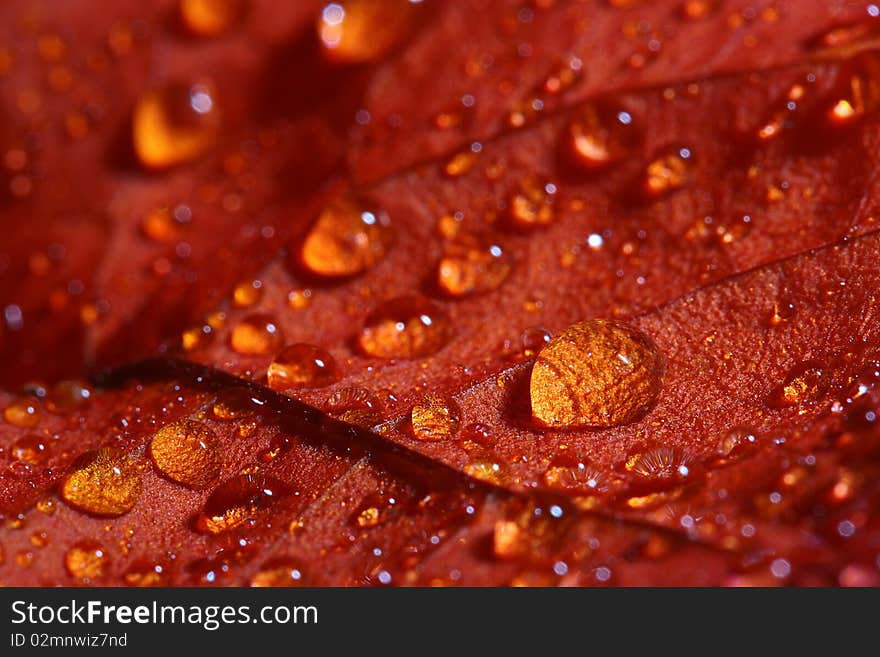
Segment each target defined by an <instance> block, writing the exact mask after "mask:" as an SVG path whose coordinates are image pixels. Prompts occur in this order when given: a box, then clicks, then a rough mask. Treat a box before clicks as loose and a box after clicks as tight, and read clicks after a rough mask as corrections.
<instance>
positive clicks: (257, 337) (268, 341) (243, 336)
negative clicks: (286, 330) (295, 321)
mask: <svg viewBox="0 0 880 657" xmlns="http://www.w3.org/2000/svg"><path fill="white" fill-rule="evenodd" d="M283 342H284V337H283V336H282V334H281V328H280V327H279V326H278V324H277V323H276V321H275V318H274V317H272V316H271V315H266V314H256V315H249V316H248V317H245V318H244V319H242V320H241V321H240V322H239V323H238V324H237V325H236V326H235V328H234V329H233V330H232V335H231V336H230V338H229V343H230V344H231V345H232V348H233V349H234V350H235V351H237V352H238V353H240V354H245V355H248V356H254V355H264V354H270V353H272V352H275V351H278V349H280V348H281V345H282V343H283Z"/></svg>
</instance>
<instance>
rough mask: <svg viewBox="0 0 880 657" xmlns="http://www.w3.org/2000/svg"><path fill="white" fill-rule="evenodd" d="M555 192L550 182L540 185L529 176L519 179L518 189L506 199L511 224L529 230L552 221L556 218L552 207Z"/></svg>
mask: <svg viewBox="0 0 880 657" xmlns="http://www.w3.org/2000/svg"><path fill="white" fill-rule="evenodd" d="M548 190H550V191H552V192H553V193H552V194H551V193H550V191H548ZM555 192H556V187H555V185H552V183H547V184H545V185H541V184H540V183H538V182H536V181H535V180H532V179H529V178H527V179H525V180H522V181H520V184H519V189H518V190H517V191H515V192H514V193H513V194H512V195H511V196H510V199H509V200H508V213H509V216H510V221H511V223H512V224H513V226H514V227H516V228H520V229H523V230H531V229H534V228H541V227H543V226H548V225H549V224H551V223H553V220H554V219H555V218H556V212H555V210H554V208H553V200H554V199H553V194H555Z"/></svg>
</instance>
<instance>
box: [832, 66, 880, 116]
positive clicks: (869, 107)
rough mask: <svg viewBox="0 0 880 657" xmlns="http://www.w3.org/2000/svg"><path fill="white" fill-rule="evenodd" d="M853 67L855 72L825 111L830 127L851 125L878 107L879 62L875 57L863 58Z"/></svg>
mask: <svg viewBox="0 0 880 657" xmlns="http://www.w3.org/2000/svg"><path fill="white" fill-rule="evenodd" d="M854 66H856V67H857V68H856V70H855V71H854V72H853V73H852V74H851V75H850V76H849V79H848V80H847V81H846V83H845V87H844V88H843V89H842V91H841V92H840V94H839V96H837V97H836V98H835V100H834V101H833V103H832V105H831V107H830V109H829V110H828V111H827V114H826V115H827V118H828V120H829V121H830V122H831V124H832V125H835V126H845V125H851V124H853V123H855V122H856V121H858V120H859V119H860V118H862V117H863V116H865V115H866V114H868V113H869V112H872V111H874V110H875V109H877V107H878V106H880V82H878V78H880V62H878V59H877V58H876V56H875V57H873V58H869V57H863V58H861V59H860V60H859V61H858V63H857V64H854Z"/></svg>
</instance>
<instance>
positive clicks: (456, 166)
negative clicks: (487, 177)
mask: <svg viewBox="0 0 880 657" xmlns="http://www.w3.org/2000/svg"><path fill="white" fill-rule="evenodd" d="M476 163H477V153H475V152H474V151H472V150H466V151H461V152H459V153H456V154H455V155H453V156H452V157H450V158H449V159H448V160H447V161H446V163H445V164H444V165H443V173H445V174H446V175H447V176H449V177H450V178H457V177H458V176H460V175H462V174H465V173H467V172H468V171H470V170H471V169H472V168H473V166H474V164H476Z"/></svg>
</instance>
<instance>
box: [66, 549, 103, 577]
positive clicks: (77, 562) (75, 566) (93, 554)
mask: <svg viewBox="0 0 880 657" xmlns="http://www.w3.org/2000/svg"><path fill="white" fill-rule="evenodd" d="M107 562H108V558H107V550H106V549H105V548H104V546H103V545H101V544H100V543H98V542H97V541H81V542H79V543H77V544H76V545H74V546H73V547H71V548H70V549H69V550H68V551H67V553H66V554H65V555H64V568H65V569H66V570H67V572H68V573H70V575H71V576H72V577H76V578H77V579H83V580H93V579H97V578H99V577H101V575H103V574H104V569H105V568H106V566H107Z"/></svg>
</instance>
